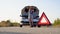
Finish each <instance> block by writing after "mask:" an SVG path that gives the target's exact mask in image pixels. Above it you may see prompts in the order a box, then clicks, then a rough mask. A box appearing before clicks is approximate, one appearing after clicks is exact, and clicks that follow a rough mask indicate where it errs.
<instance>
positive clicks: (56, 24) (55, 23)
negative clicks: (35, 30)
mask: <svg viewBox="0 0 60 34" xmlns="http://www.w3.org/2000/svg"><path fill="white" fill-rule="evenodd" d="M53 25H54V26H60V19H59V18H57V19H56V20H55V21H54V23H53Z"/></svg>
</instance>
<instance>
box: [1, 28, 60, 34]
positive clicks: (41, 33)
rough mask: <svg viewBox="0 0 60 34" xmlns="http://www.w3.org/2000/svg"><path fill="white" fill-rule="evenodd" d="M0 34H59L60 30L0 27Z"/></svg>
mask: <svg viewBox="0 0 60 34" xmlns="http://www.w3.org/2000/svg"><path fill="white" fill-rule="evenodd" d="M0 34H60V28H52V27H41V28H38V27H33V28H31V27H22V28H21V27H0Z"/></svg>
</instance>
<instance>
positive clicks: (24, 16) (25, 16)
mask: <svg viewBox="0 0 60 34" xmlns="http://www.w3.org/2000/svg"><path fill="white" fill-rule="evenodd" d="M30 7H32V9H33V10H34V12H33V19H32V21H33V26H36V25H37V22H38V20H39V10H38V8H37V7H35V6H26V7H24V8H23V9H22V11H21V15H20V17H22V20H21V23H22V24H20V27H22V26H23V25H30V24H29V19H28V17H29V8H30Z"/></svg>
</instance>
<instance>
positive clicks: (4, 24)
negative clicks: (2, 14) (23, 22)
mask: <svg viewBox="0 0 60 34" xmlns="http://www.w3.org/2000/svg"><path fill="white" fill-rule="evenodd" d="M19 25H20V24H19V23H18V22H11V21H10V20H7V21H1V22H0V27H19Z"/></svg>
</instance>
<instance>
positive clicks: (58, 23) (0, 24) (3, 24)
mask: <svg viewBox="0 0 60 34" xmlns="http://www.w3.org/2000/svg"><path fill="white" fill-rule="evenodd" d="M19 26H20V24H19V23H18V22H11V21H10V20H7V21H1V22H0V27H19ZM52 26H53V27H60V19H59V18H57V19H56V20H54V23H53V24H52Z"/></svg>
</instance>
